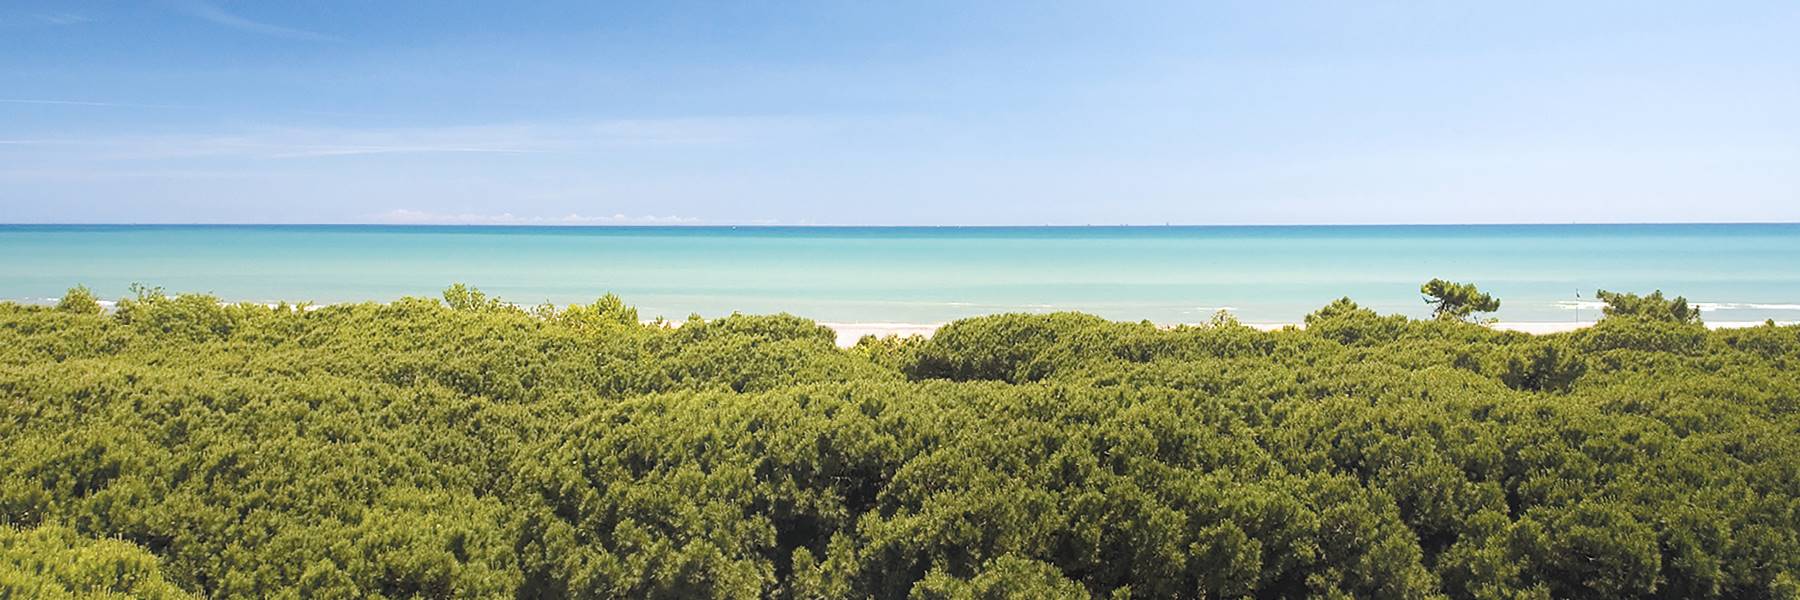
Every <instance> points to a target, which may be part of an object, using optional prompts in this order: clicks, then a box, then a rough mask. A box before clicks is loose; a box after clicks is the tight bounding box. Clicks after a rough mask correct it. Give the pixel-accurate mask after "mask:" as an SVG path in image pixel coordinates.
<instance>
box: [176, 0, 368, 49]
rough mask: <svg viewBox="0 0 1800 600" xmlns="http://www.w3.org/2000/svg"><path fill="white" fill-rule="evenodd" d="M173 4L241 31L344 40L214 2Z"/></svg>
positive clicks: (195, 0)
mask: <svg viewBox="0 0 1800 600" xmlns="http://www.w3.org/2000/svg"><path fill="white" fill-rule="evenodd" d="M173 5H174V7H175V10H178V11H181V12H182V13H185V14H187V15H189V16H193V17H196V18H199V19H201V20H204V21H208V22H211V23H214V24H217V25H223V26H225V27H230V28H232V29H237V30H239V31H247V32H250V33H257V34H262V35H267V36H272V37H279V38H287V39H290V40H304V41H309V42H340V41H343V39H342V38H339V37H337V36H332V35H326V34H323V33H318V32H314V31H307V30H304V29H295V28H292V27H283V26H280V25H273V24H269V23H263V22H261V21H252V20H250V19H246V18H244V17H240V16H238V15H234V14H231V13H229V12H226V11H225V10H224V9H221V8H219V7H217V6H214V5H212V4H209V3H207V2H204V1H203V0H178V1H176V2H174V3H173Z"/></svg>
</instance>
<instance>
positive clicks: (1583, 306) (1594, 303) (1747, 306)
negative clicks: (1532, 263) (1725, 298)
mask: <svg viewBox="0 0 1800 600" xmlns="http://www.w3.org/2000/svg"><path fill="white" fill-rule="evenodd" d="M1691 304H1693V305H1694V308H1698V309H1700V312H1713V311H1717V310H1800V304H1787V303H1762V302H1692V303H1691ZM1556 307H1557V308H1560V309H1563V310H1600V309H1602V308H1606V303H1605V302H1601V301H1599V300H1558V301H1556Z"/></svg>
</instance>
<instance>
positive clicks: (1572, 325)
mask: <svg viewBox="0 0 1800 600" xmlns="http://www.w3.org/2000/svg"><path fill="white" fill-rule="evenodd" d="M1763 323H1764V321H1718V322H1708V323H1706V326H1707V327H1708V328H1710V329H1736V328H1741V327H1756V326H1758V325H1762V324H1763ZM1796 323H1800V321H1776V322H1775V324H1776V325H1794V324H1796ZM820 325H824V326H826V327H830V328H831V330H832V331H835V332H837V345H838V346H842V347H846V348H848V347H850V346H854V345H856V341H857V340H860V339H862V337H863V336H865V335H873V336H876V337H887V336H890V335H897V336H900V337H906V336H912V335H922V336H927V337H929V336H931V334H932V333H933V332H935V331H937V329H938V328H939V327H942V326H944V324H943V323H934V324H918V323H820ZM1190 325H1193V326H1199V324H1190ZM1244 325H1245V326H1246V327H1250V328H1253V329H1258V330H1261V331H1275V330H1278V329H1281V328H1283V327H1289V326H1293V327H1301V328H1304V327H1305V326H1306V325H1305V324H1304V323H1244ZM1593 325H1594V321H1512V322H1498V323H1491V324H1489V325H1488V326H1489V327H1492V328H1494V329H1498V330H1501V331H1517V332H1521V333H1529V334H1532V335H1545V334H1551V333H1563V332H1567V331H1574V330H1577V329H1581V328H1583V327H1591V326H1593ZM1167 327H1176V326H1175V325H1170V326H1167Z"/></svg>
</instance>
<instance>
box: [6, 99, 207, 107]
mask: <svg viewBox="0 0 1800 600" xmlns="http://www.w3.org/2000/svg"><path fill="white" fill-rule="evenodd" d="M0 104H42V105H50V106H104V107H115V108H195V107H192V106H185V105H180V104H139V103H135V102H93V101H88V100H52V99H43V98H0Z"/></svg>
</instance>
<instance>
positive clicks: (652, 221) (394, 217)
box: [371, 208, 700, 225]
mask: <svg viewBox="0 0 1800 600" xmlns="http://www.w3.org/2000/svg"><path fill="white" fill-rule="evenodd" d="M371 218H372V219H373V220H375V221H376V222H378V223H391V224H395V225H684V224H694V223H699V222H700V220H699V219H697V218H693V217H678V216H674V215H670V216H666V217H664V216H655V215H642V216H630V215H625V214H614V215H612V216H610V217H597V216H588V215H582V214H576V213H569V214H566V215H563V216H560V217H545V216H521V215H515V214H512V213H500V214H481V213H456V214H451V213H435V212H428V211H421V210H409V209H404V208H397V209H394V210H390V211H388V212H384V213H381V214H377V215H371Z"/></svg>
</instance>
